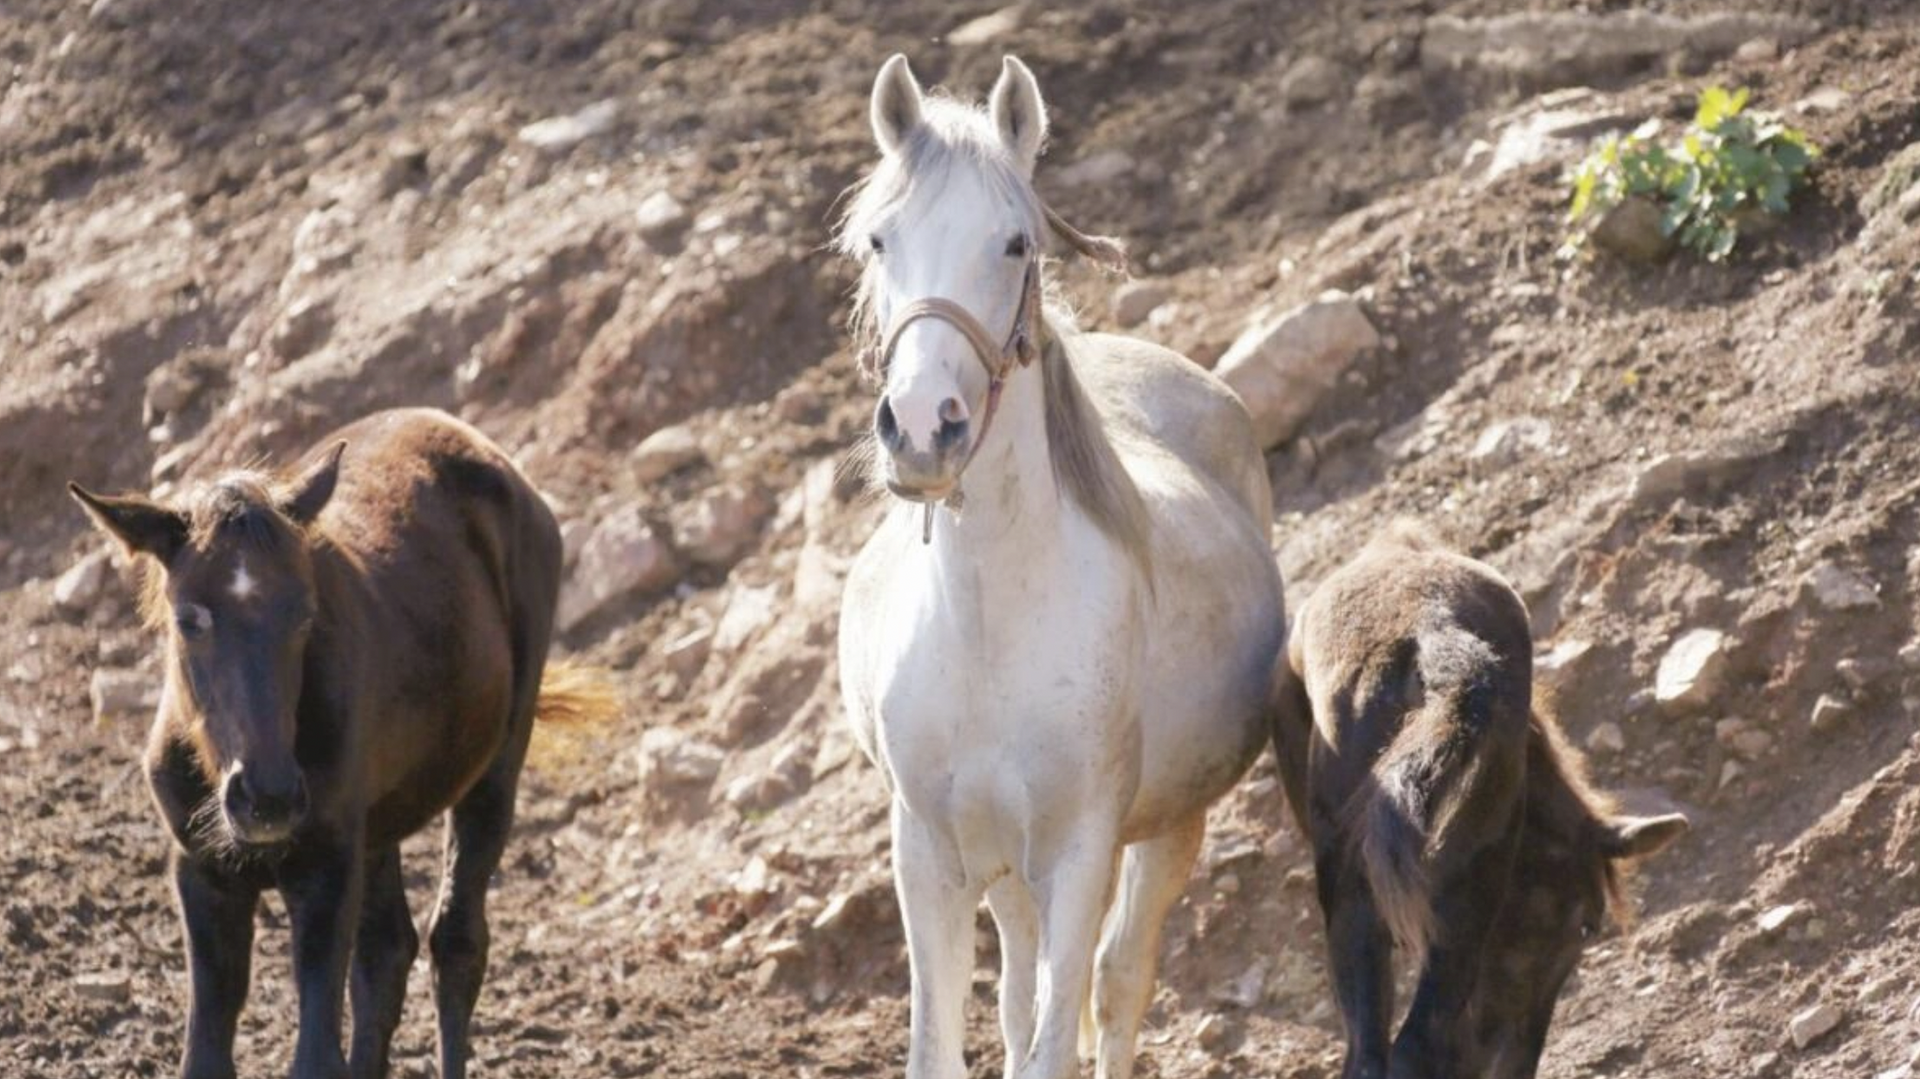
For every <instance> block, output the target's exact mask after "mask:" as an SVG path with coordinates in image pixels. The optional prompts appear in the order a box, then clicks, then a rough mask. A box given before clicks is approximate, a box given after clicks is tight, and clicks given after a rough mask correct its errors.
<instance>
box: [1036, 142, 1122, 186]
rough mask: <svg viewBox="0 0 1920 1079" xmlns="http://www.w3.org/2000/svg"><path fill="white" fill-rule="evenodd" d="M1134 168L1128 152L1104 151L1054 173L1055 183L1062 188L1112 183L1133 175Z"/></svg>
mask: <svg viewBox="0 0 1920 1079" xmlns="http://www.w3.org/2000/svg"><path fill="white" fill-rule="evenodd" d="M1134 168H1135V164H1134V160H1133V155H1131V154H1129V153H1127V152H1126V151H1124V150H1102V151H1100V152H1099V153H1096V154H1094V155H1092V156H1090V157H1083V158H1081V159H1080V160H1078V161H1075V162H1074V163H1073V164H1071V165H1068V166H1066V167H1065V168H1062V169H1061V170H1060V171H1058V172H1056V173H1054V174H1053V182H1054V183H1056V184H1058V185H1060V186H1061V187H1083V186H1086V185H1088V184H1105V183H1112V182H1113V181H1115V180H1118V179H1119V178H1120V177H1122V176H1125V175H1127V174H1128V173H1131V172H1132V171H1133V170H1134Z"/></svg>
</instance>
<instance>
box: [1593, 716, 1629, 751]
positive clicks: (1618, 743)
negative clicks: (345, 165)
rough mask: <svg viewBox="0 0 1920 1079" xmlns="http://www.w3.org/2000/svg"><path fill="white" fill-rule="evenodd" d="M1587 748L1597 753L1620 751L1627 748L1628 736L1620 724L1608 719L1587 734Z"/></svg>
mask: <svg viewBox="0 0 1920 1079" xmlns="http://www.w3.org/2000/svg"><path fill="white" fill-rule="evenodd" d="M1587 748H1588V749H1591V750H1593V751H1594V752H1596V753H1618V752H1620V751H1621V750H1623V749H1626V748H1627V736H1626V735H1625V734H1624V733H1622V732H1621V730H1620V724H1618V723H1615V722H1613V721H1612V720H1608V721H1606V722H1605V723H1601V724H1599V725H1598V726H1596V727H1594V728H1593V733H1592V734H1589V735H1587Z"/></svg>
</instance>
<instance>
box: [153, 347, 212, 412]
mask: <svg viewBox="0 0 1920 1079" xmlns="http://www.w3.org/2000/svg"><path fill="white" fill-rule="evenodd" d="M205 381H206V380H205V378H204V377H203V372H202V371H201V369H200V368H199V367H197V366H195V365H193V364H187V363H180V362H178V361H176V362H173V363H163V364H161V365H160V366H158V367H156V368H154V369H153V370H152V371H150V372H148V373H147V397H146V416H147V418H148V419H149V420H152V419H154V418H155V417H159V416H166V415H171V414H172V413H175V412H178V411H180V410H181V409H183V408H186V407H187V406H188V405H190V404H192V403H193V399H194V398H195V397H198V396H199V395H200V391H201V390H202V389H203V388H204V386H205Z"/></svg>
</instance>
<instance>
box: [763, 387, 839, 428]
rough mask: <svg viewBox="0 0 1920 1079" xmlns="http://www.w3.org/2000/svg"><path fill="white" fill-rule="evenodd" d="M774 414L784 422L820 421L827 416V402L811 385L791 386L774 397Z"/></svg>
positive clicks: (806, 422) (808, 422)
mask: <svg viewBox="0 0 1920 1079" xmlns="http://www.w3.org/2000/svg"><path fill="white" fill-rule="evenodd" d="M773 415H774V417H775V418H776V419H778V420H780V421H781V422H783V423H801V424H811V423H819V422H820V421H821V420H823V419H825V418H826V415H827V403H826V401H824V400H822V399H821V397H820V393H819V391H817V390H815V389H814V388H813V387H811V386H789V387H787V388H786V389H784V390H782V391H780V395H779V396H778V397H775V398H774V399H773Z"/></svg>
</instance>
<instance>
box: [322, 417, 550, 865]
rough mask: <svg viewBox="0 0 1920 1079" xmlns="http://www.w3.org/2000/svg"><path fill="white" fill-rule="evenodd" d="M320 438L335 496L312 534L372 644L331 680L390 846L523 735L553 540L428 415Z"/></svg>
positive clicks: (448, 421) (500, 465) (542, 521)
mask: <svg viewBox="0 0 1920 1079" xmlns="http://www.w3.org/2000/svg"><path fill="white" fill-rule="evenodd" d="M336 440H344V441H345V442H346V443H347V446H346V449H345V451H344V453H343V456H342V461H341V469H340V479H339V487H338V489H337V490H336V491H335V494H334V497H333V498H332V499H331V500H329V502H328V503H327V507H326V509H325V510H324V511H323V512H322V513H321V516H320V518H319V521H318V522H317V524H318V527H319V528H320V529H321V530H322V532H323V534H324V535H325V537H326V539H327V541H328V543H329V544H330V545H332V546H334V547H336V548H338V549H339V550H340V551H342V552H343V553H344V554H345V555H347V559H346V561H347V563H348V564H349V565H351V566H352V567H353V577H354V580H353V582H352V583H351V584H350V585H344V586H343V587H342V589H341V591H342V593H343V597H344V596H346V595H348V594H350V595H351V597H352V598H351V600H350V602H353V603H355V604H357V605H358V606H359V608H360V611H359V615H360V618H361V619H362V621H363V622H364V624H365V626H366V629H367V632H369V633H371V634H372V635H374V636H375V637H376V638H377V640H378V646H377V647H374V648H370V649H367V650H365V653H364V654H363V658H362V659H361V660H360V667H361V669H359V670H357V671H353V672H350V673H349V672H342V673H343V674H345V675H346V676H348V677H352V678H355V679H356V680H357V681H358V682H359V683H360V685H359V686H358V687H357V691H356V696H357V697H358V699H359V700H360V701H361V702H362V706H363V707H364V708H365V709H366V710H367V711H368V712H369V713H372V715H371V716H370V717H369V719H370V721H371V725H372V726H371V728H370V729H368V731H367V739H368V745H369V747H370V754H369V756H370V766H371V771H370V774H369V782H370V786H371V789H372V793H373V795H374V796H375V797H376V799H382V801H379V802H377V803H376V805H375V807H374V809H373V811H372V813H371V818H372V819H370V821H369V825H370V828H372V829H373V830H376V831H380V832H388V831H392V832H398V833H401V834H404V833H406V832H408V831H411V830H412V828H413V827H417V826H418V823H420V822H421V818H423V816H430V815H431V813H432V812H435V811H437V810H438V809H439V808H442V807H444V805H445V804H447V803H448V802H450V801H451V800H452V799H453V798H455V797H457V796H458V794H459V793H460V792H461V791H463V790H464V789H465V788H466V786H467V785H468V784H469V783H471V782H472V780H473V779H474V778H476V777H477V776H478V775H479V774H480V772H481V771H483V770H484V769H485V768H486V767H487V765H488V764H489V763H490V762H491V760H492V759H493V757H494V756H495V755H496V754H497V753H498V751H499V749H500V748H501V747H502V746H503V745H506V744H510V740H511V739H512V738H513V737H515V736H516V732H518V727H516V726H515V725H516V724H519V725H521V726H524V725H527V724H530V723H531V718H532V717H531V706H532V700H533V695H534V693H536V692H537V689H538V683H539V679H540V674H541V669H542V668H543V667H544V665H545V662H546V653H547V647H548V644H549V642H550V640H551V636H552V626H553V617H554V607H555V604H556V602H557V598H558V593H559V584H560V570H561V551H562V548H561V542H560V533H559V527H558V525H557V524H556V523H555V521H554V518H553V514H552V511H551V510H550V509H549V508H548V507H547V505H546V503H545V500H544V499H542V498H541V497H540V495H539V492H538V491H537V490H535V489H534V487H533V486H532V484H531V483H529V482H528V481H527V480H526V479H525V477H523V476H522V475H521V474H520V472H519V470H518V469H517V468H516V467H515V466H514V464H513V462H512V460H511V459H510V458H508V457H507V455H506V453H505V452H504V451H502V450H501V449H500V448H499V447H498V446H497V445H495V444H494V443H493V442H492V441H491V440H489V439H487V438H486V436H485V435H482V434H481V433H480V432H478V431H477V430H475V429H474V428H472V427H471V426H469V425H467V424H465V423H463V422H461V421H460V420H458V419H455V418H454V417H452V416H449V415H447V414H445V413H443V412H439V411H436V410H432V409H397V410H393V411H388V412H379V413H375V414H373V415H371V416H368V417H366V418H364V419H362V420H359V421H357V422H355V423H352V424H350V425H348V426H346V427H343V428H341V429H340V430H338V431H337V432H335V433H334V434H333V435H332V436H329V438H328V439H327V440H326V441H327V443H329V444H331V443H332V442H334V441H336ZM343 602H349V600H347V599H345V598H343ZM522 712H525V713H527V714H525V715H521V714H520V713H522ZM383 824H384V825H386V826H387V827H381V825H383Z"/></svg>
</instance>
